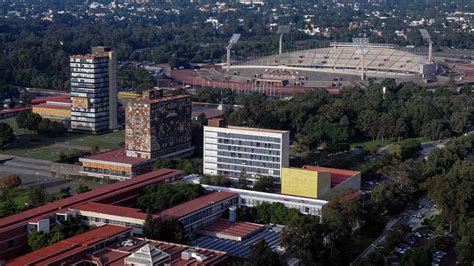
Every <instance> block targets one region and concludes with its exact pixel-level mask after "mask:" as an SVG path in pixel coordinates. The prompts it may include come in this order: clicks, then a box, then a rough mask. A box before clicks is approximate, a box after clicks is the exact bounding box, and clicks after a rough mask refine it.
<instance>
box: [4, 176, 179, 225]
mask: <svg viewBox="0 0 474 266" xmlns="http://www.w3.org/2000/svg"><path fill="white" fill-rule="evenodd" d="M178 173H181V171H179V170H174V169H166V168H165V169H159V170H156V171H153V172H150V173H146V174H143V175H139V176H136V177H134V178H132V179H128V180H125V181H121V182H117V183H114V184H111V185H107V186H104V187H101V188H97V189H94V190H92V191H89V192H85V193H82V194H78V195H74V196H72V197H69V198H67V199H62V200H57V201H54V202H51V203H48V204H45V205H43V206H40V207H37V208H34V209H30V210H27V211H24V212H20V213H18V214H15V215H11V216H8V217H5V218H3V219H0V233H2V232H4V231H7V230H9V229H11V228H16V227H21V226H22V225H24V224H26V223H27V222H29V221H31V220H34V219H35V218H37V217H39V216H43V215H48V214H54V213H56V212H58V211H61V210H62V209H66V208H69V207H72V206H74V205H78V204H81V203H85V202H89V201H95V202H97V201H100V200H102V199H106V198H110V197H112V196H113V195H117V194H119V193H122V192H124V191H129V190H132V189H135V188H139V187H144V186H147V185H149V184H156V183H158V182H159V181H160V180H163V179H167V178H169V177H170V176H173V175H176V174H178Z"/></svg>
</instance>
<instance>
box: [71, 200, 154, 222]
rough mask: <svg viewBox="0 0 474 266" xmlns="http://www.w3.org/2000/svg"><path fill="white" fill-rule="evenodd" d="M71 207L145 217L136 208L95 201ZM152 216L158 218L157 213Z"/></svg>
mask: <svg viewBox="0 0 474 266" xmlns="http://www.w3.org/2000/svg"><path fill="white" fill-rule="evenodd" d="M72 209H76V210H81V211H88V212H97V213H102V214H108V215H115V216H123V217H130V218H135V219H142V220H145V219H146V213H143V212H142V210H140V209H136V208H129V207H123V206H118V205H110V204H102V203H95V202H88V203H83V204H79V205H76V206H74V207H72ZM154 218H158V215H154Z"/></svg>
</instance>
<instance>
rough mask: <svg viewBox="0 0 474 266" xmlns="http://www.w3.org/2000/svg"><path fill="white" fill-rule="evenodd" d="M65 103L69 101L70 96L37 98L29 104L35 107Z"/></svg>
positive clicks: (59, 95) (60, 95)
mask: <svg viewBox="0 0 474 266" xmlns="http://www.w3.org/2000/svg"><path fill="white" fill-rule="evenodd" d="M48 101H50V102H67V101H71V96H70V95H69V94H57V95H53V96H46V97H38V98H34V99H33V100H31V104H33V105H36V104H40V103H46V102H48Z"/></svg>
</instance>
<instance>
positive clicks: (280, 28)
mask: <svg viewBox="0 0 474 266" xmlns="http://www.w3.org/2000/svg"><path fill="white" fill-rule="evenodd" d="M288 33H290V26H289V25H280V26H278V29H277V34H280V42H279V47H278V54H282V53H283V35H284V34H288Z"/></svg>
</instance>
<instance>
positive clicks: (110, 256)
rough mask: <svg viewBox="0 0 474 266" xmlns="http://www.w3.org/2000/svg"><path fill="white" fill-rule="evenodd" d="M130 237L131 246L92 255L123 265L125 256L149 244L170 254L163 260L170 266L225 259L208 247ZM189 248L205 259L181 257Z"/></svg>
mask: <svg viewBox="0 0 474 266" xmlns="http://www.w3.org/2000/svg"><path fill="white" fill-rule="evenodd" d="M132 239H133V241H134V243H135V244H134V246H132V247H126V248H125V247H120V246H112V247H108V248H106V249H104V250H102V251H99V252H97V253H94V254H93V257H95V258H100V259H101V261H104V262H105V261H106V262H107V265H110V266H115V265H117V266H123V265H124V264H123V260H124V258H125V257H128V256H129V255H130V254H131V253H133V252H135V251H137V250H139V249H140V248H141V247H143V246H144V245H146V244H149V245H152V246H154V247H156V248H157V249H159V250H161V251H163V252H166V253H168V254H170V255H171V259H170V260H169V261H166V262H163V264H165V265H172V266H177V265H183V266H184V265H187V266H191V265H192V266H197V265H213V263H215V262H217V261H222V260H225V259H226V258H227V254H226V253H225V252H221V251H215V250H209V249H204V248H197V247H191V246H187V245H181V244H175V243H168V242H162V241H156V240H149V239H148V240H144V239H141V238H132ZM189 248H192V249H194V250H196V251H197V252H199V253H200V254H203V255H205V256H207V259H205V260H204V261H203V262H198V261H196V259H189V260H184V259H182V258H181V252H183V251H185V250H187V249H189ZM160 265H161V264H160Z"/></svg>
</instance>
